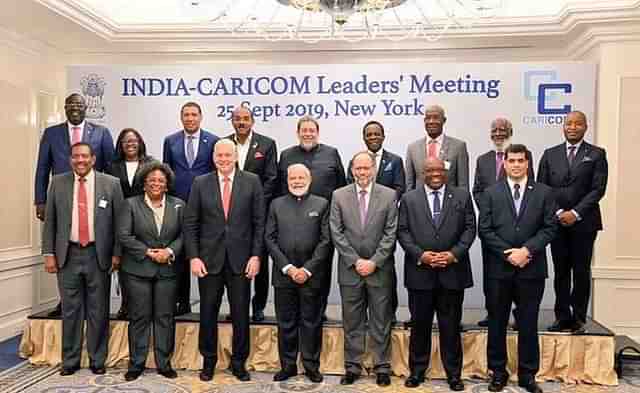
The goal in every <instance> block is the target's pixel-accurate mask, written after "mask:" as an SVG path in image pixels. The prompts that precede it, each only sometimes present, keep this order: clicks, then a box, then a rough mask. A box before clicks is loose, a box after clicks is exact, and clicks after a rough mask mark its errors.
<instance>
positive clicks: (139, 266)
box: [118, 195, 186, 277]
mask: <svg viewBox="0 0 640 393" xmlns="http://www.w3.org/2000/svg"><path fill="white" fill-rule="evenodd" d="M185 205H186V204H185V203H184V202H183V201H182V199H179V198H176V197H172V196H169V195H167V196H166V205H165V208H164V216H163V218H162V228H161V230H160V233H159V234H158V229H157V227H156V222H155V219H154V217H153V211H152V210H151V208H150V207H149V206H148V205H147V203H146V202H145V201H144V195H138V196H134V197H131V198H129V199H127V200H126V202H125V207H124V209H122V213H121V214H120V220H119V223H118V240H120V244H121V245H122V271H124V272H126V273H129V274H134V275H136V276H140V277H155V276H160V277H173V276H175V274H176V268H175V263H172V264H158V263H156V262H154V261H152V260H151V259H150V258H149V257H148V256H147V255H146V252H147V250H148V249H149V248H167V247H169V248H170V249H171V250H173V253H174V255H179V254H180V253H181V252H182V213H183V211H184V208H185ZM174 262H178V263H183V261H182V260H178V261H174Z"/></svg>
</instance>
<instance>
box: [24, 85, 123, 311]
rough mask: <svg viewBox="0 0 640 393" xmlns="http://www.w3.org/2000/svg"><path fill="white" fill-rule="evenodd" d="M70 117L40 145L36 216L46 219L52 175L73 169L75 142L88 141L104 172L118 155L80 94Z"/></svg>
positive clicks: (72, 99) (71, 102)
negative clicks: (89, 116)
mask: <svg viewBox="0 0 640 393" xmlns="http://www.w3.org/2000/svg"><path fill="white" fill-rule="evenodd" d="M64 111H65V115H66V117H67V121H66V122H65V123H61V124H57V125H55V126H52V127H48V128H46V129H45V130H44V132H43V133H42V138H41V139H40V148H39V149H38V163H37V165H36V176H35V206H36V217H38V219H39V220H40V221H44V217H45V204H46V202H47V187H48V186H49V176H51V175H59V174H61V173H65V172H70V171H71V164H70V163H69V157H70V156H71V145H73V144H74V143H77V142H87V143H89V144H90V145H91V147H92V149H93V151H94V152H95V155H96V163H95V165H94V169H95V170H97V171H100V172H103V171H104V170H105V169H106V168H107V166H109V163H110V162H111V160H112V159H113V156H114V153H115V151H114V148H113V138H112V137H111V132H109V129H107V128H105V127H103V126H100V125H97V124H93V123H90V122H88V121H85V117H86V114H87V104H86V102H85V99H84V97H83V96H81V95H80V94H77V93H74V94H71V95H70V96H68V97H67V98H66V99H65V101H64ZM60 313H61V307H60V303H58V305H57V306H56V307H55V308H54V309H53V310H52V311H51V312H50V313H49V316H53V317H57V316H60Z"/></svg>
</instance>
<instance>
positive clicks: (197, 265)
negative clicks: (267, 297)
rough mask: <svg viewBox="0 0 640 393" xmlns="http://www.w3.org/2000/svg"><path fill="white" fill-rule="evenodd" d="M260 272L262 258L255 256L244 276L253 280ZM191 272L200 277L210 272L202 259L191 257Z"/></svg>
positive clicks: (250, 259) (249, 261)
mask: <svg viewBox="0 0 640 393" xmlns="http://www.w3.org/2000/svg"><path fill="white" fill-rule="evenodd" d="M258 273H260V258H259V257H257V256H253V257H251V258H249V260H248V261H247V267H246V268H245V269H244V276H245V277H246V278H248V279H249V280H253V279H254V277H255V276H257V275H258ZM191 274H193V275H194V276H196V277H198V278H202V277H204V276H206V275H207V274H209V272H208V271H207V267H206V266H205V264H204V262H203V261H202V259H200V258H191Z"/></svg>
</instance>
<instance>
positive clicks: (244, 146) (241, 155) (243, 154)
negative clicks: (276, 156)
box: [233, 131, 253, 171]
mask: <svg viewBox="0 0 640 393" xmlns="http://www.w3.org/2000/svg"><path fill="white" fill-rule="evenodd" d="M251 139H253V131H249V136H248V137H247V139H245V141H244V143H240V141H239V140H238V138H237V137H236V135H233V140H234V141H235V142H236V149H237V150H238V168H240V169H241V170H243V171H244V163H245V162H247V154H249V148H250V147H251Z"/></svg>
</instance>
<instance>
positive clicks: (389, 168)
mask: <svg viewBox="0 0 640 393" xmlns="http://www.w3.org/2000/svg"><path fill="white" fill-rule="evenodd" d="M392 169H393V165H391V163H388V164H387V166H385V167H384V169H383V171H384V172H388V171H390V170H392Z"/></svg>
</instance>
